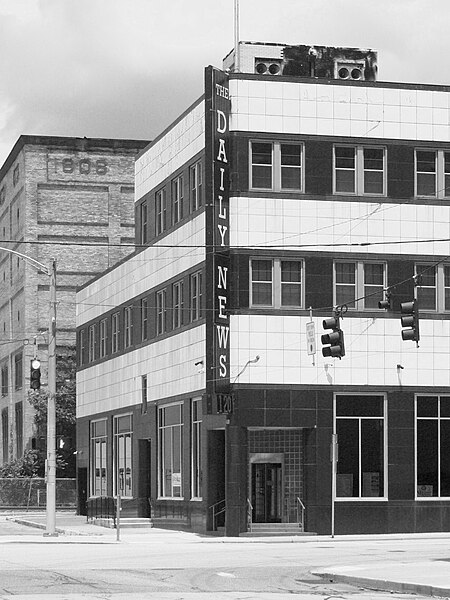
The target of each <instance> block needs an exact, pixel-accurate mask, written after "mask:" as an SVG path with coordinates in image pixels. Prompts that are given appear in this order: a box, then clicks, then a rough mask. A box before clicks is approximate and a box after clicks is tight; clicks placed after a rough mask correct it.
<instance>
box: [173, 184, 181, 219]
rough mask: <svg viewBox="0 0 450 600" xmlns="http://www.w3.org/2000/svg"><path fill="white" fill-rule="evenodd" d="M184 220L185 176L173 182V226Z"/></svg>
mask: <svg viewBox="0 0 450 600" xmlns="http://www.w3.org/2000/svg"><path fill="white" fill-rule="evenodd" d="M182 218H183V176H182V175H180V176H179V177H177V178H176V179H174V180H173V181H172V225H175V224H176V223H178V222H179V221H181V219H182Z"/></svg>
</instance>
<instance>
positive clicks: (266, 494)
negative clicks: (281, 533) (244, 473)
mask: <svg viewBox="0 0 450 600" xmlns="http://www.w3.org/2000/svg"><path fill="white" fill-rule="evenodd" d="M281 494H282V470H281V463H252V506H253V514H252V521H253V523H281V516H282V495H281Z"/></svg>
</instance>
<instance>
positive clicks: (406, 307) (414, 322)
mask: <svg viewBox="0 0 450 600" xmlns="http://www.w3.org/2000/svg"><path fill="white" fill-rule="evenodd" d="M400 311H401V313H402V317H401V321H402V327H407V329H402V339H403V340H412V341H413V342H416V343H417V342H418V341H419V339H420V335H419V306H418V304H417V300H412V301H411V302H402V303H401V304H400Z"/></svg>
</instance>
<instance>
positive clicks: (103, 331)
mask: <svg viewBox="0 0 450 600" xmlns="http://www.w3.org/2000/svg"><path fill="white" fill-rule="evenodd" d="M107 342H108V330H107V325H106V319H102V320H101V321H100V358H105V356H106V352H107V351H106V348H107V346H106V345H107Z"/></svg>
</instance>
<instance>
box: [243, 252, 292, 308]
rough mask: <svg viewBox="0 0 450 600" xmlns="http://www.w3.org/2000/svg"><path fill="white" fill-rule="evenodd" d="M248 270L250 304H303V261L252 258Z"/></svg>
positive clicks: (272, 305) (284, 305) (283, 305)
mask: <svg viewBox="0 0 450 600" xmlns="http://www.w3.org/2000/svg"><path fill="white" fill-rule="evenodd" d="M250 271H251V273H250V281H251V305H252V306H271V307H274V308H281V307H295V308H300V307H302V306H303V286H302V281H303V261H301V260H283V259H278V258H276V259H253V260H251V262H250Z"/></svg>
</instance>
